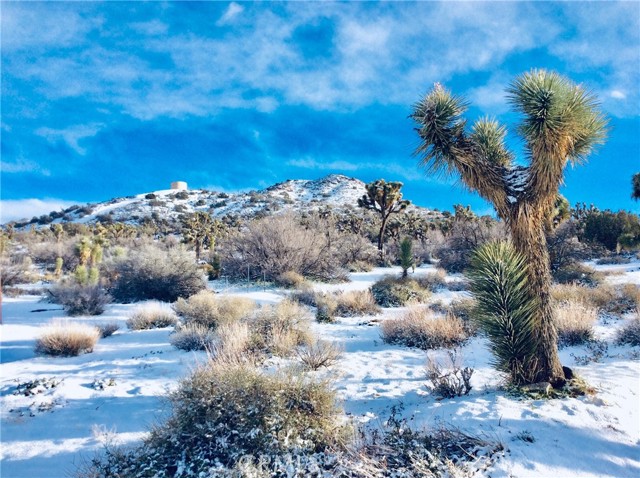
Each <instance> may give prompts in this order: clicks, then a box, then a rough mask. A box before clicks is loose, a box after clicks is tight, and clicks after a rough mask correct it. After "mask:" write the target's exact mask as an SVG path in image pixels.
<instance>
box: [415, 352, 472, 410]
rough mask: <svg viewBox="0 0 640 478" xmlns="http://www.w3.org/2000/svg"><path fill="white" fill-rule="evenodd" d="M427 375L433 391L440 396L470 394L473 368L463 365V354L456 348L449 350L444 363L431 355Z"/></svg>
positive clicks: (428, 359) (452, 396)
mask: <svg viewBox="0 0 640 478" xmlns="http://www.w3.org/2000/svg"><path fill="white" fill-rule="evenodd" d="M426 375H427V379H428V380H429V382H430V388H431V390H432V392H433V393H434V394H435V395H436V396H437V397H439V398H454V397H461V396H462V395H468V394H469V392H470V391H471V388H472V387H471V376H472V375H473V369H472V368H471V367H465V366H464V365H463V363H462V358H461V356H459V355H458V353H457V352H456V351H455V350H450V351H448V353H447V358H446V360H445V362H444V363H443V362H441V361H439V360H437V359H435V358H433V357H431V356H429V357H428V358H427V366H426Z"/></svg>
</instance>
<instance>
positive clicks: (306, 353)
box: [297, 340, 342, 370]
mask: <svg viewBox="0 0 640 478" xmlns="http://www.w3.org/2000/svg"><path fill="white" fill-rule="evenodd" d="M297 353H298V357H299V358H300V361H301V362H302V363H303V364H304V366H305V367H306V368H307V369H309V370H318V369H320V368H322V367H330V366H331V365H333V364H334V363H336V362H337V361H338V359H339V358H340V356H341V355H342V349H341V348H340V347H338V346H337V345H336V344H334V343H331V342H327V341H326V340H318V341H317V342H315V343H314V344H311V345H307V346H306V347H302V348H301V349H299V350H298V352H297Z"/></svg>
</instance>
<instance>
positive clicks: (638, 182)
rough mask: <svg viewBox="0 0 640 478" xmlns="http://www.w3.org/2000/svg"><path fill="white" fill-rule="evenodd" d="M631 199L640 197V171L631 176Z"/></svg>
mask: <svg viewBox="0 0 640 478" xmlns="http://www.w3.org/2000/svg"><path fill="white" fill-rule="evenodd" d="M631 187H632V190H631V199H635V200H636V201H637V200H639V199H640V173H636V174H634V175H633V177H632V178H631Z"/></svg>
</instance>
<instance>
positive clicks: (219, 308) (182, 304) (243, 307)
mask: <svg viewBox="0 0 640 478" xmlns="http://www.w3.org/2000/svg"><path fill="white" fill-rule="evenodd" d="M255 308H256V304H255V302H254V301H252V300H250V299H246V298H244V297H232V296H223V297H220V296H217V295H216V294H215V293H214V292H213V291H210V290H203V291H200V292H198V293H197V294H195V295H192V296H191V297H189V298H188V299H186V300H185V299H178V301H177V302H176V303H175V304H173V310H175V311H176V313H177V314H178V315H180V316H181V317H182V319H183V320H184V322H185V323H195V324H200V325H204V326H205V327H209V328H211V329H215V328H216V327H218V326H220V325H223V324H229V323H232V322H236V321H238V320H240V319H242V318H246V317H248V316H250V315H251V314H252V313H253V311H254V310H255Z"/></svg>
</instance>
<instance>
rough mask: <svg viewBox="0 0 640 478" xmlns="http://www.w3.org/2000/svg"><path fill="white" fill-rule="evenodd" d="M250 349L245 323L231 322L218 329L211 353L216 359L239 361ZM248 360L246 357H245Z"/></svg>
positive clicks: (249, 332) (248, 332)
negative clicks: (234, 359)
mask: <svg viewBox="0 0 640 478" xmlns="http://www.w3.org/2000/svg"><path fill="white" fill-rule="evenodd" d="M250 348H251V331H250V329H249V324H247V323H245V322H232V323H229V324H224V325H221V326H220V327H218V328H217V329H216V331H215V340H214V341H213V344H212V345H211V352H212V353H213V354H214V356H215V357H216V358H218V359H220V358H226V359H233V358H236V359H240V358H241V357H242V356H244V355H246V354H247V351H249V349H250ZM246 358H248V357H246Z"/></svg>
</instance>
